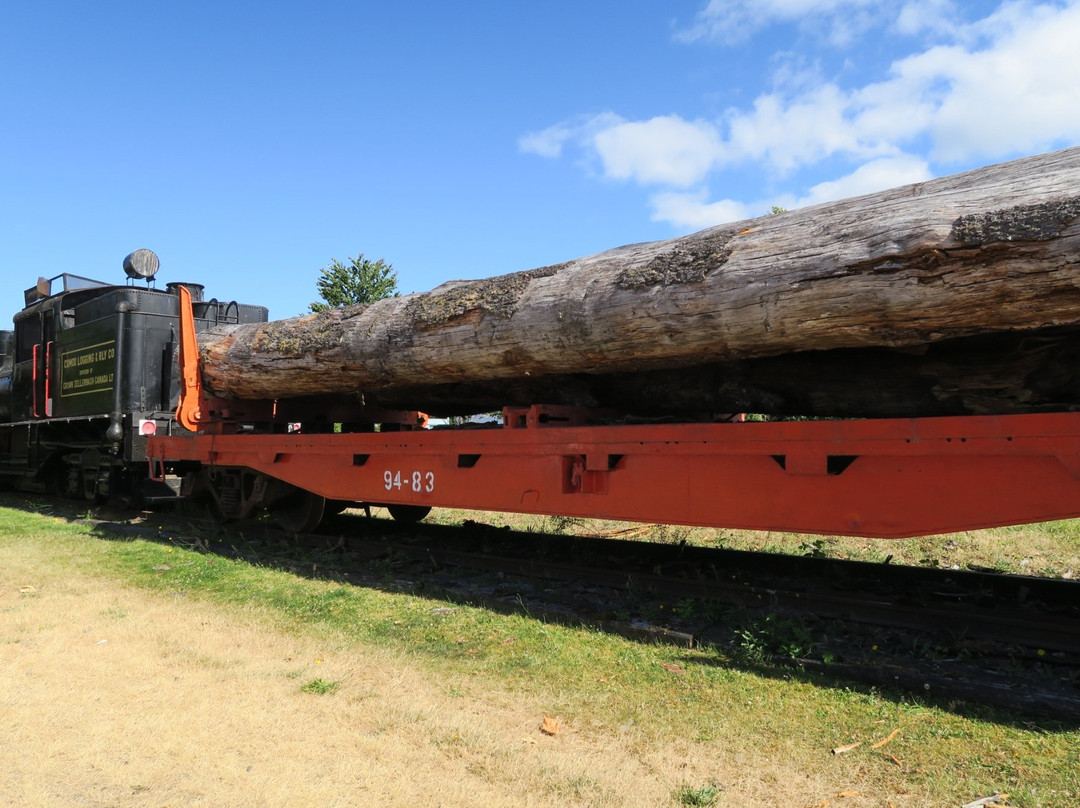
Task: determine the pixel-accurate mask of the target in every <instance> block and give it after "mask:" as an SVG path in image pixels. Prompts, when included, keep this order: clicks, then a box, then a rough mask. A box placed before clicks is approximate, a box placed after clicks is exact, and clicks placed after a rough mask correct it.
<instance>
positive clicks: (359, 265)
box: [311, 253, 399, 311]
mask: <svg viewBox="0 0 1080 808" xmlns="http://www.w3.org/2000/svg"><path fill="white" fill-rule="evenodd" d="M315 288H316V289H318V290H319V297H321V298H322V299H323V300H324V301H325V302H324V303H312V304H311V310H312V311H323V310H324V309H332V308H339V307H341V306H351V305H353V304H355V303H374V302H375V301H376V300H382V299H383V298H384V297H397V296H398V294H399V293H398V290H397V273H396V272H394V267H393V265H391V264H388V263H386V262H385V261H384V260H383V259H381V258H380V259H379V260H378V261H369V260H368V259H366V258H364V254H363V253H360V255H358V256H357V257H356V258H350V259H349V263H348V264H343V263H341V262H340V261H339V260H337V259H336V258H334V259H332V260H331V261H330V266H328V267H323V268H322V269H320V270H319V279H318V280H317V281H315Z"/></svg>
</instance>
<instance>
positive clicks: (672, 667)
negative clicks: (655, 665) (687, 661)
mask: <svg viewBox="0 0 1080 808" xmlns="http://www.w3.org/2000/svg"><path fill="white" fill-rule="evenodd" d="M660 667H661V668H663V669H664V670H666V671H670V672H671V673H678V674H683V673H686V671H684V670H683V669H682V665H676V664H675V663H674V662H661V663H660Z"/></svg>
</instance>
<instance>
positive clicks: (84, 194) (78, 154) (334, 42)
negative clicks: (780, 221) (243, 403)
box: [0, 0, 1080, 318]
mask: <svg viewBox="0 0 1080 808" xmlns="http://www.w3.org/2000/svg"><path fill="white" fill-rule="evenodd" d="M1078 42H1080V0H1069V1H1068V2H1067V1H1066V0H1015V1H1012V2H997V0H984V1H983V2H975V1H973V0H970V1H968V2H963V1H961V0H756V1H755V2H733V1H732V0H711V2H708V0H693V1H691V0H669V1H668V2H664V3H659V2H654V0H610V1H605V0H596V2H581V0H552V1H551V2H546V3H525V2H510V0H486V1H482V0H477V1H476V2H462V3H445V2H438V3H437V2H414V3H391V2H385V0H384V1H383V2H344V1H341V2H335V1H333V0H327V1H326V2H312V3H305V4H300V3H280V2H273V1H272V0H261V2H224V1H223V0H217V2H201V1H200V0H189V2H185V3H182V4H181V3H170V4H166V3H154V2H146V0H140V1H139V2H122V1H121V0H111V1H110V2H107V3H85V2H76V0H71V1H70V2H58V1H56V0H41V1H40V2H33V3H31V2H22V3H20V2H13V1H10V2H3V3H0V75H2V76H3V78H2V79H0V293H2V297H3V299H4V300H6V301H7V304H6V305H7V309H8V311H9V312H13V311H14V310H15V309H16V308H17V307H19V306H20V305H21V301H22V290H23V289H25V288H27V287H29V286H31V285H32V284H33V283H34V281H35V280H36V279H37V277H38V275H44V276H46V277H49V276H53V275H56V274H59V273H60V272H65V271H66V272H74V273H76V274H81V275H87V276H90V277H93V278H98V279H102V280H109V281H112V280H115V281H116V282H121V281H122V277H123V275H122V271H121V269H120V263H121V260H122V259H123V257H124V255H126V254H127V253H128V252H130V251H131V250H133V249H136V248H138V247H149V248H151V249H153V250H155V251H156V252H157V253H158V254H159V256H160V257H161V262H162V270H161V273H160V275H159V278H160V280H161V281H162V282H165V281H170V280H186V281H197V282H201V283H204V284H206V286H207V294H208V295H209V296H214V297H218V298H220V299H237V300H241V301H243V302H251V303H261V304H264V305H267V306H269V307H270V310H271V317H273V318H281V317H289V316H294V315H296V314H299V313H302V312H304V311H306V310H307V305H308V303H310V302H311V301H313V300H316V299H317V293H316V291H315V279H316V278H317V276H318V270H319V268H320V267H323V266H326V265H327V264H328V263H329V262H330V260H331V259H332V258H339V259H341V260H345V259H346V258H347V257H348V256H353V255H357V254H359V253H364V254H366V255H367V256H368V257H369V258H385V259H386V260H387V261H389V262H390V263H392V264H393V265H394V267H395V269H396V270H397V271H398V277H399V285H400V288H401V290H402V291H403V292H411V291H425V290H427V289H430V288H432V287H434V286H436V285H438V284H439V283H441V282H443V281H446V280H451V279H457V278H477V277H486V276H490V275H496V274H501V273H504V272H512V271H517V270H522V269H529V268H532V267H536V266H543V265H546V264H551V263H556V262H559V261H564V260H569V259H572V258H577V257H580V256H584V255H588V254H591V253H594V252H599V251H601V250H604V249H607V248H610V247H616V246H619V245H622V244H626V243H631V242H637V241H651V240H654V239H662V238H669V237H672V236H675V235H678V234H681V233H686V232H691V231H694V230H698V229H701V228H703V227H706V226H708V225H711V224H719V223H721V222H725V221H733V220H736V219H739V218H744V217H750V216H757V215H761V214H763V213H766V212H767V211H768V210H769V209H770V207H771V206H772V205H781V206H783V207H787V208H795V207H799V206H802V205H806V204H811V203H814V202H820V201H827V200H831V199H838V198H844V197H847V196H852V195H856V194H859V193H866V192H870V191H874V190H880V189H882V188H887V187H892V186H896V185H901V184H904V183H908V182H915V181H920V180H924V179H928V178H930V177H935V176H943V175H946V174H951V173H955V172H957V171H963V170H966V169H969V168H975V167H978V166H982V165H987V164H990V163H995V162H1000V161H1002V160H1007V159H1012V158H1014V157H1019V156H1023V155H1027V154H1035V153H1039V152H1044V151H1049V150H1053V149H1057V148H1062V147H1065V146H1071V145H1076V144H1077V143H1080V103H1077V101H1078V98H1080V93H1078V91H1077V90H1076V86H1077V80H1078V78H1080V47H1078V46H1077V44H1076V43H1078ZM5 316H6V315H5Z"/></svg>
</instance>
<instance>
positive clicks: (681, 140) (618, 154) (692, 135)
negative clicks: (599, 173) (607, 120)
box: [593, 115, 723, 188]
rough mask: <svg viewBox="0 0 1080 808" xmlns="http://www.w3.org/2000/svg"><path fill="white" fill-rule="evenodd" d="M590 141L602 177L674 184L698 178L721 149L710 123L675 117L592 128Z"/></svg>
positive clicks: (689, 182) (706, 170)
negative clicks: (595, 152) (593, 133)
mask: <svg viewBox="0 0 1080 808" xmlns="http://www.w3.org/2000/svg"><path fill="white" fill-rule="evenodd" d="M593 145H594V146H595V148H596V151H597V153H598V154H599V155H600V159H601V160H602V161H603V165H604V174H605V176H607V177H611V178H612V179H618V180H634V181H636V182H639V183H641V184H643V185H648V184H663V185H672V186H675V187H678V188H685V187H687V186H689V185H694V184H696V183H699V182H701V180H702V179H704V177H705V175H706V174H707V173H708V172H709V170H710V169H711V168H712V167H713V165H714V164H715V163H716V162H717V160H718V159H719V158H720V155H721V152H722V149H723V144H722V143H721V139H720V135H719V133H718V132H717V130H716V127H715V126H714V125H712V124H709V123H705V122H691V121H686V120H683V119H682V118H680V117H678V116H677V115H667V116H663V117H658V118H652V119H651V120H648V121H642V122H620V123H618V124H616V125H614V126H611V127H608V128H605V129H601V130H600V131H598V132H596V134H595V135H593Z"/></svg>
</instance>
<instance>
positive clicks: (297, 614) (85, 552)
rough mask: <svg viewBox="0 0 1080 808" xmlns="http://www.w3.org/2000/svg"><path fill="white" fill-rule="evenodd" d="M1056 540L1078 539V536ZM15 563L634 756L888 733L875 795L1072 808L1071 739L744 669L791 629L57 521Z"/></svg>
mask: <svg viewBox="0 0 1080 808" xmlns="http://www.w3.org/2000/svg"><path fill="white" fill-rule="evenodd" d="M1061 530H1063V531H1067V532H1069V533H1070V534H1071V535H1075V531H1076V527H1075V525H1074V524H1072V523H1069V524H1068V525H1063V526H1062V527H1061ZM200 541H202V544H203V546H206V544H207V542H206V541H205V539H203V540H200ZM208 544H209V546H211V547H212V546H214V544H215V543H214V541H213V540H210V541H209V542H208ZM9 555H10V556H11V557H15V556H16V555H17V556H19V557H20V558H22V559H27V558H30V559H33V560H34V563H37V564H41V565H50V567H52V568H57V567H60V568H63V569H67V570H70V571H71V572H72V573H78V574H85V575H92V576H105V577H108V578H111V579H115V580H117V581H119V582H122V583H124V584H127V585H133V586H137V587H141V588H144V589H147V590H153V591H156V592H159V593H161V594H162V595H163V596H174V595H183V596H186V597H189V598H193V599H198V600H203V601H208V602H211V603H215V604H218V605H219V606H220V607H221V608H223V609H227V610H231V611H234V612H236V613H240V614H243V615H245V616H247V617H248V618H252V617H254V618H256V619H258V620H261V621H265V623H266V624H268V625H273V626H275V627H277V628H280V629H284V630H287V631H290V632H294V633H297V634H303V635H310V636H318V637H321V638H323V639H324V640H325V641H326V642H327V643H328V644H329V645H330V646H336V647H338V648H341V649H353V650H357V649H362V648H363V647H365V646H379V647H382V648H391V649H395V650H397V651H399V652H401V653H402V654H405V655H408V656H410V657H411V658H412V659H413V660H415V664H417V665H420V666H424V667H425V668H426V669H428V670H430V671H431V674H432V676H433V677H443V678H445V680H446V681H448V682H452V683H453V684H452V685H449V686H450V687H454V688H459V687H460V688H463V689H465V690H473V688H475V690H473V692H483V689H484V688H487V687H492V686H495V687H498V688H502V689H504V690H507V691H509V692H515V691H520V692H529V693H531V694H539V697H540V698H541V699H542V701H543V702H544V705H545V707H544V709H545V713H546V714H551V715H559V716H560V717H561V718H562V719H563V720H564V721H567V722H569V723H571V724H572V725H574V726H575V727H576V728H577V730H578V731H589V730H590V729H596V730H597V731H603V732H612V733H614V732H632V733H634V737H635V738H638V739H640V743H641V744H642V747H643V748H648V747H650V746H653V745H657V744H666V745H673V744H682V745H685V744H690V745H696V746H697V747H701V748H702V749H704V750H705V752H704V754H708V750H709V749H712V748H714V747H715V748H716V749H729V748H730V747H731V745H732V744H739V743H748V744H753V745H754V746H755V747H756V748H758V749H765V750H767V751H768V752H769V753H770V754H775V755H780V756H784V757H785V758H791V759H793V760H803V759H805V760H806V761H807V764H806V765H811V764H812V765H821V760H822V759H823V758H827V756H828V750H830V749H832V748H834V747H837V746H841V745H844V744H847V743H851V742H854V741H862V742H863V743H864V745H865V746H864V747H863V748H862V749H860V750H859V751H857V752H854V753H852V754H851V755H849V756H844V757H843V759H842V760H837V761H836V762H835V764H831V763H830V765H836V766H850V767H852V771H853V772H856V771H858V772H863V771H865V770H866V769H868V768H872V767H875V766H879V765H880V761H881V757H880V754H879V753H876V752H871V751H870V750H869V745H870V743H872V742H873V741H875V740H878V739H880V738H882V737H883V736H885V735H886V734H887V733H888V732H889V731H890V730H891V729H893V728H894V727H899V728H900V729H901V734H900V736H899V737H898V738H897V739H896V740H894V741H893V742H892V743H891V744H890V745H889V747H887V748H886V749H885V750H884V751H887V752H889V753H891V754H893V755H895V756H896V757H897V758H898V759H899V760H901V761H902V763H903V767H904V768H903V769H902V770H899V769H897V770H896V771H894V770H893V768H889V767H888V766H884V765H883V766H881V772H882V773H881V774H880V775H877V774H875V775H874V776H875V777H880V778H881V782H885V783H893V782H895V783H896V784H897V787H898V788H906V789H922V790H924V791H927V792H929V793H932V794H933V795H935V804H940V805H946V804H954V803H955V804H962V803H963V802H964V801H968V800H971V799H974V798H975V797H978V796H985V795H987V794H991V793H993V792H994V791H995V790H998V791H1008V792H1010V793H1011V794H1012V800H1013V802H1014V803H1015V804H1017V805H1019V806H1027V807H1028V808H1032V807H1034V806H1059V805H1060V806H1065V805H1076V804H1080V732H1078V731H1077V730H1076V728H1074V727H1068V726H1063V725H1059V724H1055V723H1054V722H1051V721H1043V722H1039V723H1017V722H1015V721H1013V719H1012V716H1010V715H1007V714H1003V713H999V712H996V711H994V710H991V709H987V708H983V707H980V706H979V705H972V704H968V705H964V704H953V705H938V704H935V703H933V702H929V701H924V700H922V699H920V698H915V697H912V696H910V695H905V694H895V693H890V692H883V691H881V690H879V689H876V688H872V687H859V686H848V685H846V684H844V683H842V682H837V681H833V680H830V679H829V678H828V677H822V676H817V675H814V674H809V673H803V672H800V671H797V670H790V669H783V668H770V667H768V666H767V665H763V664H761V662H760V659H747V658H746V657H748V656H749V657H752V656H754V654H755V653H760V655H764V653H766V652H767V651H768V650H769V648H770V645H771V644H774V643H780V644H785V643H787V644H792V643H793V644H798V643H800V642H802V640H803V638H802V637H801V635H800V634H799V632H798V630H797V626H781V625H766V624H761V625H752V626H748V627H747V628H746V632H747V636H746V644H747V646H748V648H747V649H746V650H747V653H746V655H745V656H740V655H739V654H737V653H732V654H730V655H729V654H724V653H720V652H718V651H715V650H709V649H685V648H675V647H671V646H659V645H656V646H654V645H649V644H643V643H637V642H633V641H629V640H625V639H622V638H619V637H614V636H609V635H606V634H603V633H601V632H599V631H597V630H594V629H589V628H584V627H582V628H574V627H567V626H561V625H550V624H545V623H543V622H541V621H538V620H534V619H531V618H529V617H527V616H522V615H501V614H497V613H494V612H491V611H488V610H486V609H483V608H475V607H472V606H469V605H467V604H459V603H447V602H446V601H442V600H439V599H435V598H428V597H423V596H419V595H414V594H410V593H409V592H404V591H394V587H393V585H392V584H385V583H381V584H380V585H379V586H370V585H362V586H357V585H353V584H351V583H349V582H347V581H344V580H338V581H327V580H320V579H317V578H313V577H305V576H303V575H299V574H294V573H290V572H286V571H282V570H278V569H272V568H268V567H263V566H260V565H258V564H257V563H252V562H249V561H242V560H235V559H229V558H225V557H222V556H217V555H213V554H207V553H204V552H199V551H195V550H193V549H191V548H190V547H189V546H184V543H183V542H180V541H177V540H176V537H172V538H171V539H170V537H169V536H168V535H163V536H162V538H161V539H160V540H157V541H146V540H130V539H117V538H102V537H99V536H95V535H94V534H93V532H92V530H91V529H89V528H86V527H83V526H80V525H76V524H71V523H68V522H66V521H64V520H62V519H54V518H51V517H49V516H41V515H35V514H31V513H26V512H24V511H22V510H15V509H11V508H0V569H2V566H3V564H4V559H5V558H6V557H8V556H9ZM307 569H308V570H309V571H310V569H311V565H308V567H307ZM108 617H109V618H111V619H116V620H120V619H123V612H122V610H121V609H119V608H118V609H116V610H110V612H109V614H108ZM17 640H18V638H17V637H8V636H6V635H5V634H4V632H3V629H2V620H0V643H5V642H15V641H17ZM665 665H667V666H669V667H665ZM672 666H675V667H674V668H673V667H672ZM463 683H472V684H471V685H467V684H463ZM335 686H336V683H335V682H326V681H323V680H320V679H316V680H314V681H311V682H308V683H307V684H305V685H303V686H302V689H303V690H305V691H307V692H313V693H330V692H333V689H334V687H335ZM1062 795H1071V796H1062ZM695 800H696V801H695ZM673 802H674V803H675V804H680V805H711V804H713V803H714V802H716V803H720V804H722V802H723V795H722V794H721V793H720V792H719V791H718V790H717V789H716V787H715V786H712V785H709V786H686V787H684V788H683V789H681V790H679V791H678V792H677V793H676V794H675V795H673Z"/></svg>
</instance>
